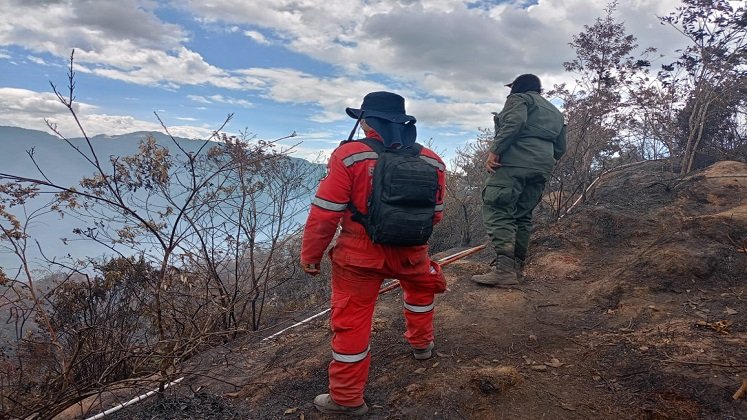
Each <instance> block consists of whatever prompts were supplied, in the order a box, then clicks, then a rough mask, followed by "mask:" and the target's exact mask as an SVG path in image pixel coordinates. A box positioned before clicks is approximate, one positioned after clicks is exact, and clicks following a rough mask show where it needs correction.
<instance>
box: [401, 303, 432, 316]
mask: <svg viewBox="0 0 747 420" xmlns="http://www.w3.org/2000/svg"><path fill="white" fill-rule="evenodd" d="M433 306H434V304H433V303H431V304H430V305H425V306H418V305H410V304H409V303H407V302H405V309H407V310H408V311H410V312H415V313H416V314H424V313H426V312H430V311H432V310H433Z"/></svg>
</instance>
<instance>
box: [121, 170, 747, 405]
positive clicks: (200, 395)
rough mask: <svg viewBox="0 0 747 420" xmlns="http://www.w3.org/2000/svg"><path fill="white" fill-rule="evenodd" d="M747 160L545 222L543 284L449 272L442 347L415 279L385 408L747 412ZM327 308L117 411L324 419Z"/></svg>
mask: <svg viewBox="0 0 747 420" xmlns="http://www.w3.org/2000/svg"><path fill="white" fill-rule="evenodd" d="M746 209H747V165H745V164H741V163H736V162H721V163H718V164H716V165H714V166H713V167H711V168H709V169H707V170H705V171H701V172H699V173H697V174H695V175H694V176H691V177H689V178H685V179H679V178H676V177H674V175H672V174H670V173H668V172H666V170H665V168H663V167H662V166H661V164H658V163H655V162H652V163H650V164H647V165H641V166H640V167H635V168H632V169H630V170H626V171H621V172H620V173H616V174H611V175H609V176H608V178H607V179H605V180H604V181H603V182H602V183H600V187H599V188H598V189H597V190H596V191H595V192H594V194H593V195H592V196H591V198H590V203H589V204H587V205H584V206H582V207H580V208H579V209H578V211H576V212H575V213H574V214H571V215H569V216H568V217H566V218H564V219H563V220H561V221H560V222H559V223H556V224H555V225H553V226H552V227H551V228H549V229H543V230H539V231H538V232H536V234H535V238H534V245H533V246H534V248H533V256H532V258H531V260H530V261H529V264H528V267H527V271H526V274H527V278H526V282H525V283H522V284H521V285H519V286H517V287H514V288H491V287H483V286H480V285H477V284H475V283H472V282H471V281H470V280H469V277H470V276H471V275H472V274H475V273H479V272H482V271H485V270H487V268H488V265H487V262H488V259H489V255H487V253H485V252H484V253H482V254H480V255H476V256H472V257H469V258H468V259H465V260H461V261H459V262H457V263H454V264H452V265H450V266H449V267H447V268H446V270H445V272H446V274H447V279H448V283H449V290H448V291H447V292H446V293H444V294H443V295H441V296H439V298H438V301H437V306H436V320H435V322H436V334H437V347H436V350H437V352H436V356H435V357H434V358H432V359H431V360H428V361H422V362H419V361H416V360H414V359H413V358H412V357H411V356H410V355H409V353H408V346H407V344H406V343H405V341H404V339H403V338H402V336H401V334H402V332H403V331H404V321H403V319H402V314H401V312H402V301H401V291H399V290H395V291H393V292H390V293H388V294H386V295H383V296H382V297H381V299H380V302H379V304H378V306H377V310H376V313H375V322H374V331H373V337H372V343H371V351H372V369H371V375H370V381H369V386H368V388H367V390H366V401H367V402H368V404H369V406H370V407H371V412H370V415H369V417H368V418H372V419H503V418H506V419H509V418H510V419H543V418H547V419H558V418H562V419H600V418H620V419H628V418H629V419H747V400H741V401H734V400H732V395H733V394H734V392H735V391H736V390H737V388H739V386H740V384H741V383H742V380H743V379H744V378H747V283H746V282H745V279H746V278H747V274H746V273H747V249H745V247H747V210H746ZM329 337H330V333H329V331H328V327H327V321H326V317H321V318H320V319H317V320H314V321H312V322H310V323H309V324H307V325H305V326H302V327H299V328H297V329H294V330H292V331H291V332H289V333H286V334H284V335H282V336H280V337H278V338H277V339H274V340H272V341H271V342H264V343H259V342H258V341H257V340H256V339H254V338H250V337H247V338H244V339H241V340H237V341H235V342H232V343H229V344H227V345H226V346H224V347H221V348H216V349H213V350H211V351H210V352H207V353H205V354H203V355H201V357H199V358H196V359H195V360H193V361H192V362H191V363H193V366H194V369H195V370H196V371H198V373H199V374H193V375H191V376H190V377H188V378H187V379H186V380H185V382H184V384H182V385H180V386H178V387H174V388H173V391H172V392H171V393H168V396H167V397H166V398H162V399H152V400H149V401H148V402H146V403H141V404H140V405H138V406H136V408H132V409H128V410H123V411H121V412H119V413H117V415H115V416H114V418H134V419H138V418H141V419H151V418H216V419H223V418H251V419H273V418H278V419H279V418H286V419H288V418H296V419H298V418H304V419H323V418H334V416H323V415H320V414H319V413H318V412H316V411H315V410H314V408H313V405H312V403H311V401H312V399H313V397H314V396H315V395H316V394H318V393H320V392H325V390H326V386H327V378H326V366H327V364H328V362H329V357H330V354H329V352H330V350H329Z"/></svg>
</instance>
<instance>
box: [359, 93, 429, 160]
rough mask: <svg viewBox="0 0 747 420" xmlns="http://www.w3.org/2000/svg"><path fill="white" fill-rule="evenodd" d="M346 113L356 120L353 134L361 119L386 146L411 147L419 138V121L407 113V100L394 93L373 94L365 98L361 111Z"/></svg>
mask: <svg viewBox="0 0 747 420" xmlns="http://www.w3.org/2000/svg"><path fill="white" fill-rule="evenodd" d="M345 112H347V114H348V115H349V116H350V118H354V119H355V120H356V125H355V127H354V128H353V132H351V133H350V138H351V139H352V136H353V134H354V132H355V129H356V128H357V127H358V122H360V120H361V119H363V120H365V121H366V124H368V125H369V126H370V127H371V128H373V129H374V130H375V131H376V132H377V133H379V135H380V136H381V139H382V140H383V141H384V146H386V147H391V146H393V145H395V144H400V145H402V147H410V146H412V145H413V144H414V143H415V140H416V138H417V129H416V128H415V123H416V122H417V120H416V119H415V117H413V116H412V115H407V113H406V112H405V98H403V97H401V96H399V95H397V94H396V93H392V92H371V93H369V94H368V95H366V96H364V97H363V103H362V104H361V107H360V108H359V109H356V108H346V109H345Z"/></svg>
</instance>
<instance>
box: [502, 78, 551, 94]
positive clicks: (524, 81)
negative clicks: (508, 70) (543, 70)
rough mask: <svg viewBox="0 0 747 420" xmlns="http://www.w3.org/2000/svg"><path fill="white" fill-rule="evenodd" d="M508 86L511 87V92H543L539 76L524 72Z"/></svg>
mask: <svg viewBox="0 0 747 420" xmlns="http://www.w3.org/2000/svg"><path fill="white" fill-rule="evenodd" d="M506 86H508V87H510V88H511V93H524V92H529V91H534V92H537V93H540V92H542V83H540V79H539V77H537V76H535V75H533V74H522V75H520V76H519V77H517V78H516V79H514V81H513V82H511V83H509V84H507V85H506Z"/></svg>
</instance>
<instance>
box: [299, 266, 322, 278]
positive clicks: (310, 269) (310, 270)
mask: <svg viewBox="0 0 747 420" xmlns="http://www.w3.org/2000/svg"><path fill="white" fill-rule="evenodd" d="M301 268H302V269H303V271H304V272H305V273H306V274H308V275H310V276H318V275H319V273H321V270H320V269H319V264H314V263H309V264H306V263H301Z"/></svg>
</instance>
